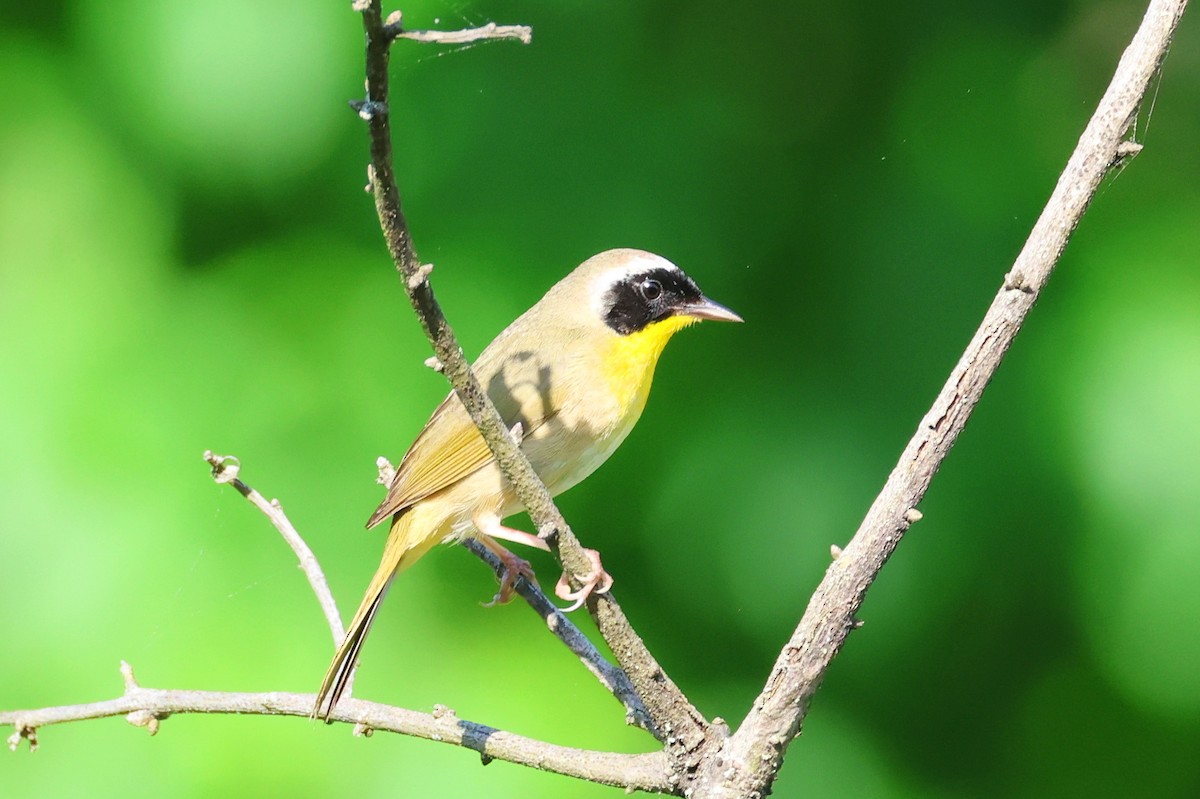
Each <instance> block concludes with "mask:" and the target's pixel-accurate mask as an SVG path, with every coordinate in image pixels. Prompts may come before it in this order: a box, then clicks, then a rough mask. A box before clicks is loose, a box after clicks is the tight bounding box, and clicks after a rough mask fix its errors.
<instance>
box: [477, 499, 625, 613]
mask: <svg viewBox="0 0 1200 799" xmlns="http://www.w3.org/2000/svg"><path fill="white" fill-rule="evenodd" d="M474 523H475V527H476V529H478V530H479V533H480V536H479V540H480V542H481V543H482V544H483V545H484V546H485V547H487V548H488V549H489V550H490V551H491V552H492V554H494V555H495V556H496V557H498V558H500V561H501V562H502V563H503V564H504V576H503V577H501V579H500V592H499V593H498V594H496V596H495V597H494V598H493V599H492V601H491V602H489V603H488V607H491V606H492V605H495V604H503V603H505V602H508V601H509V600H510V599H512V594H513V583H514V582H515V581H516V579H517V577H516V576H517V575H521V576H524V577H527V578H528V579H530V580H533V582H534V584H535V585H536V584H537V581H536V580H534V579H533V569H532V568H530V566H529V562H528V561H525V560H522V559H521V558H518V557H517V556H516V555H514V554H513V553H511V552H509V551H508V550H507V549H505V548H504V547H502V546H500V545H499V544H498V543H496V541H495V540H494V539H497V538H499V539H501V540H504V541H512V542H514V543H517V544H525V545H527V546H531V547H537V548H538V549H542V550H545V551H546V552H549V551H550V545H549V544H547V543H546V542H545V541H544V540H543V539H541V538H539V537H538V536H536V535H534V534H532V533H526V532H524V531H523V530H514V529H512V528H511V527H505V526H504V525H503V524H501V523H500V518H499V517H498V516H495V515H492V514H488V515H483V516H479V517H477V518H475V519H474ZM584 553H585V554H586V555H587V558H588V561H589V562H590V563H591V564H592V570H591V571H590V572H588V575H587V577H586V578H584V580H583V585H582V586H580V588H579V590H578V591H572V590H571V584H570V583H569V582H568V581H567V575H566V572H564V573H563V575H562V577H560V578H558V583H557V584H556V585H555V586H554V594H555V596H557V597H558V598H559V599H562V600H565V601H567V602H570V603H571V604H570V605H568V606H567V607H565V608H563V612H564V613H570V612H571V611H573V610H578V609H579V608H581V607H583V603H584V602H586V601H587V598H588V597H589V596H591V595H592V594H606V593H608V590H609V589H610V588H612V584H613V578H612V575H610V574H609V573H608V572H606V571H605V570H604V567H603V566H602V565H601V564H600V553H599V552H597V551H596V550H594V549H585V550H584Z"/></svg>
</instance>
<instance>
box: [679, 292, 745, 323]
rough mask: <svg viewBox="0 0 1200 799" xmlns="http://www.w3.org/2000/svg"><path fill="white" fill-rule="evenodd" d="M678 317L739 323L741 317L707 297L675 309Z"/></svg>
mask: <svg viewBox="0 0 1200 799" xmlns="http://www.w3.org/2000/svg"><path fill="white" fill-rule="evenodd" d="M675 313H677V314H679V315H680V316H690V317H692V318H693V319H709V320H712V321H714V322H741V321H742V317H740V316H738V315H737V314H735V313H734V312H733V311H731V310H729V309H728V308H726V307H725V306H724V305H721V304H720V303H719V302H713V301H712V300H710V299H709V298H708V297H701V298H700V299H698V300H696V301H695V302H689V303H684V304H683V305H680V306H679V307H678V308H676V309H675Z"/></svg>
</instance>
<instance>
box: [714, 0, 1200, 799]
mask: <svg viewBox="0 0 1200 799" xmlns="http://www.w3.org/2000/svg"><path fill="white" fill-rule="evenodd" d="M1186 5H1187V2H1186V0H1152V2H1151V3H1150V7H1149V9H1148V11H1147V12H1146V16H1145V18H1144V19H1143V21H1142V25H1141V27H1140V28H1139V30H1138V32H1137V34H1136V35H1135V36H1134V38H1133V41H1132V42H1131V43H1130V45H1129V47H1128V48H1127V49H1126V51H1125V53H1124V55H1123V56H1122V57H1121V61H1120V64H1119V65H1118V66H1117V70H1116V74H1115V75H1114V76H1113V80H1112V83H1111V84H1110V85H1109V87H1108V90H1107V91H1106V92H1105V93H1104V97H1103V98H1102V99H1101V100H1100V103H1099V106H1098V107H1097V109H1096V112H1095V114H1094V115H1093V116H1092V119H1091V121H1090V122H1089V123H1088V125H1087V128H1086V129H1085V130H1084V132H1083V135H1082V136H1081V137H1080V139H1079V143H1078V145H1077V146H1076V148H1075V152H1074V153H1073V154H1072V156H1071V158H1070V160H1069V161H1068V162H1067V166H1066V169H1065V170H1063V173H1062V175H1061V177H1060V178H1059V180H1058V184H1057V185H1056V186H1055V188H1054V192H1053V193H1052V194H1051V196H1050V200H1049V201H1048V202H1047V204H1046V207H1045V209H1044V210H1043V211H1042V215H1041V217H1039V218H1038V221H1037V223H1036V224H1035V225H1034V228H1033V231H1032V232H1031V234H1030V236H1029V239H1028V241H1027V242H1026V243H1025V247H1024V248H1023V249H1022V250H1021V253H1020V255H1019V256H1018V257H1017V260H1016V263H1015V264H1014V265H1013V268H1012V270H1011V271H1009V273H1008V274H1007V275H1005V278H1004V281H1003V285H1002V286H1001V288H1000V291H999V292H998V293H997V295H996V298H995V299H994V300H993V301H992V305H991V307H990V308H989V309H988V311H987V314H986V315H985V316H984V318H983V322H982V324H981V325H980V326H979V329H978V330H977V331H976V333H975V336H974V338H973V339H972V340H971V343H970V344H969V345H968V346H967V349H966V351H965V352H964V353H963V356H962V358H961V360H960V361H959V362H958V365H957V366H955V368H954V370H953V371H952V372H951V373H950V377H949V379H948V380H947V381H946V384H945V386H944V387H943V388H942V391H941V393H940V394H939V395H938V397H937V399H936V400H935V401H934V403H933V407H932V408H931V409H930V411H929V412H928V413H927V414H926V415H925V418H924V419H922V420H921V424H920V427H919V428H918V429H917V432H916V434H915V435H914V436H913V438H912V440H911V441H910V442H909V443H908V446H907V447H906V448H905V449H904V452H903V453H902V454H901V456H900V461H899V463H898V464H897V465H896V468H895V469H893V470H892V473H891V475H890V476H889V477H888V480H887V483H886V485H885V486H884V488H883V491H882V492H881V493H880V494H879V496H878V498H876V500H875V502H874V504H873V505H872V506H871V509H870V511H868V513H867V516H866V518H865V519H864V520H863V523H862V525H861V526H860V527H859V529H858V532H857V533H856V534H855V536H854V538H853V539H852V540H851V541H850V543H849V545H848V546H846V548H845V549H844V550H843V551H842V552H841V554H840V555H839V556H838V557H837V559H836V560H834V562H833V564H832V565H831V566H830V567H829V569H828V571H827V572H826V574H825V579H824V580H822V581H821V584H820V586H819V587H818V588H817V590H816V592H815V593H814V594H813V597H812V600H811V601H810V602H809V605H808V609H807V610H806V611H805V613H804V616H803V618H802V619H801V621H800V624H799V626H798V627H797V628H796V631H795V633H794V634H793V635H792V638H791V640H789V641H788V643H787V645H786V646H785V647H784V648H783V651H782V652H781V653H780V655H779V659H778V660H777V661H776V663H775V667H774V669H773V670H772V672H771V675H770V677H769V678H768V680H767V683H766V687H765V688H764V689H763V692H762V693H761V694H760V695H759V697H758V698H757V700H756V701H755V703H754V707H753V708H752V710H751V711H750V713H749V714H748V715H747V717H746V719H745V721H744V722H743V723H742V725H741V727H740V728H739V729H738V731H737V732H736V733H735V734H734V735H733V736H732V737H731V738H730V739H729V741H728V743H727V745H726V746H725V747H723V748H722V751H721V753H720V755H721V757H720V758H719V760H720V761H721V762H720V764H719V765H718V764H717V762H716V761H717V760H718V758H713V759H712V760H711V761H710V762H708V763H706V765H705V769H704V770H703V772H702V773H701V775H700V779H699V780H698V782H697V785H696V786H695V790H694V793H693V794H692V795H693V796H695V797H697V799H699V798H700V797H705V798H708V797H743V796H764V795H766V794H767V793H769V791H770V787H771V784H772V782H773V780H774V778H775V775H776V774H777V773H778V771H779V767H780V764H781V763H782V760H783V755H784V752H785V751H786V749H787V746H788V744H789V743H790V742H791V741H792V739H793V738H795V736H796V735H797V734H798V733H799V731H800V725H801V723H802V722H803V719H804V716H805V715H806V713H807V712H808V708H809V705H810V703H811V701H812V698H813V695H814V694H815V693H816V690H817V687H818V686H819V685H820V683H821V679H822V678H823V677H824V674H825V671H826V669H827V668H828V667H829V664H830V662H831V661H832V660H833V658H834V656H835V655H836V654H837V653H838V651H839V650H840V649H841V648H842V644H843V643H844V642H845V640H846V636H847V635H848V634H849V633H850V631H851V630H853V629H855V627H856V626H857V622H856V621H855V614H856V613H857V611H858V608H859V607H860V605H861V604H862V601H863V598H864V596H865V594H866V591H867V588H868V587H869V586H870V585H871V583H872V582H873V581H874V580H875V577H876V575H878V573H879V570H880V569H881V568H883V565H884V563H886V562H887V559H888V557H889V556H890V555H891V553H892V551H893V550H894V549H895V548H896V545H897V544H898V543H899V541H900V539H901V537H902V536H903V535H904V533H905V532H906V531H907V530H908V527H909V525H910V524H912V523H913V522H915V521H917V520H918V519H919V518H920V515H919V512H918V513H917V514H914V513H913V511H914V510H915V509H916V505H917V503H919V502H920V500H921V498H922V497H923V496H924V495H925V491H926V489H927V488H928V487H929V483H930V481H931V480H932V479H933V475H934V474H935V473H936V472H937V469H938V467H939V466H940V465H941V462H942V460H943V459H944V458H945V457H946V455H947V454H948V453H949V451H950V448H951V447H952V446H953V445H954V442H955V439H957V438H958V434H959V433H960V432H961V431H962V429H963V427H964V426H965V425H966V423H967V419H968V418H969V417H970V415H971V411H972V410H973V409H974V407H975V405H976V403H977V402H978V401H979V398H980V396H981V395H982V394H983V391H984V389H985V388H986V387H987V384H988V381H990V380H991V378H992V375H993V374H994V373H995V371H996V369H997V368H998V367H999V365H1000V361H1001V359H1002V358H1003V357H1004V353H1005V352H1006V351H1007V350H1008V347H1009V345H1010V344H1011V343H1012V341H1013V338H1014V337H1015V336H1016V334H1017V331H1018V330H1019V329H1020V327H1021V324H1022V322H1023V321H1024V319H1025V316H1026V314H1028V313H1029V310H1030V309H1031V308H1032V307H1033V303H1034V301H1035V300H1036V299H1037V296H1038V293H1039V292H1040V291H1041V290H1042V288H1043V286H1045V284H1046V281H1047V280H1048V279H1049V277H1050V273H1051V272H1052V271H1053V269H1054V266H1055V264H1056V263H1057V261H1058V258H1059V256H1060V255H1061V254H1062V251H1063V249H1064V248H1065V247H1066V246H1067V241H1068V239H1069V238H1070V235H1071V232H1072V231H1074V229H1075V226H1076V225H1077V224H1078V223H1079V220H1080V219H1081V218H1082V217H1083V214H1084V212H1085V211H1086V210H1087V207H1088V204H1089V203H1090V202H1091V199H1092V197H1093V195H1094V194H1095V192H1096V189H1097V188H1098V187H1099V185H1100V182H1101V180H1103V179H1104V177H1105V175H1107V174H1108V172H1109V170H1110V169H1111V168H1112V167H1114V166H1115V165H1116V164H1117V163H1118V161H1119V159H1118V156H1119V155H1120V153H1121V151H1122V147H1121V144H1122V140H1123V138H1124V137H1125V136H1126V134H1127V133H1128V132H1129V130H1130V128H1131V125H1132V123H1133V121H1134V119H1135V118H1136V115H1137V111H1138V107H1139V105H1140V104H1141V101H1142V97H1143V96H1144V94H1145V92H1146V87H1147V86H1148V85H1149V82H1150V80H1151V78H1152V77H1153V76H1154V74H1155V72H1156V71H1157V70H1158V68H1159V65H1160V63H1161V61H1162V59H1163V56H1164V55H1165V54H1166V51H1167V48H1168V46H1169V45H1170V42H1171V37H1172V35H1173V34H1174V31H1175V27H1176V25H1177V24H1178V23H1179V19H1180V17H1181V16H1182V14H1183V10H1184V7H1185V6H1186Z"/></svg>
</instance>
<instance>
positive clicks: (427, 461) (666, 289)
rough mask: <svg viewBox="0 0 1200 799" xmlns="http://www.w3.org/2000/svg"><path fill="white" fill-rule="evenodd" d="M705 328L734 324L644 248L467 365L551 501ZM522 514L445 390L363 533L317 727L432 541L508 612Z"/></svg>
mask: <svg viewBox="0 0 1200 799" xmlns="http://www.w3.org/2000/svg"><path fill="white" fill-rule="evenodd" d="M702 319H713V320H718V321H725V322H740V321H742V319H741V317H739V316H738V315H737V314H735V313H734V312H733V311H731V310H729V309H728V308H726V307H724V306H722V305H718V304H717V303H715V302H713V301H712V300H710V299H708V298H707V297H705V296H704V295H703V294H701V293H700V289H699V288H697V286H696V283H695V281H693V280H692V279H691V278H690V277H688V276H687V275H686V274H684V273H683V271H682V270H681V269H679V267H677V266H675V265H674V264H672V263H671V262H670V261H668V260H666V259H664V258H661V257H659V256H657V255H653V254H651V253H648V252H643V251H641V250H628V249H625V250H608V251H607V252H602V253H600V254H599V255H596V256H593V257H592V258H589V259H588V260H586V261H584V262H583V263H582V264H580V265H579V266H578V267H576V268H575V270H574V271H572V272H571V274H569V275H567V276H566V277H565V278H563V279H562V280H561V281H559V282H558V283H557V284H556V285H555V286H554V287H553V288H551V289H550V291H548V292H547V293H546V296H544V297H542V299H540V300H539V301H538V302H537V304H535V305H534V306H533V307H532V308H530V309H529V310H528V311H526V312H525V313H523V314H522V315H521V316H520V317H518V318H517V320H516V321H515V322H513V323H512V324H511V325H509V326H508V327H507V328H505V329H504V331H503V332H501V333H500V335H498V336H496V338H495V340H494V341H492V343H491V344H489V345H488V346H487V348H486V349H484V351H483V354H482V355H480V356H479V360H478V361H477V362H476V363H475V365H474V367H473V368H474V371H475V374H476V376H477V377H478V378H479V382H480V384H481V385H482V386H483V388H484V390H485V391H486V392H487V393H488V396H489V397H490V398H491V400H492V402H493V403H495V405H496V409H497V410H498V411H499V412H500V415H501V417H503V419H504V422H505V424H506V425H508V426H509V427H510V428H514V429H515V428H516V426H517V425H520V428H519V430H520V433H521V436H520V440H521V449H522V450H524V452H525V455H526V456H527V457H528V458H529V462H530V463H531V464H532V465H533V468H534V470H535V471H536V472H537V473H538V476H539V477H541V479H542V482H544V483H545V484H546V487H547V488H548V489H549V490H550V493H551V494H559V493H561V492H563V491H566V490H567V489H568V488H570V487H571V486H573V485H575V484H576V483H578V482H579V481H580V480H582V479H583V478H585V477H587V476H588V475H589V474H591V473H592V472H593V471H595V470H596V468H597V467H598V466H600V464H602V463H604V461H606V460H607V459H608V457H609V456H610V455H612V453H613V451H614V450H616V448H617V447H618V446H619V445H620V444H621V442H622V441H624V440H625V436H627V435H628V434H629V431H630V430H631V429H633V426H634V424H635V423H636V422H637V420H638V417H640V416H641V414H642V409H643V408H644V407H645V405H646V397H647V396H648V395H649V393H650V383H651V381H652V379H653V377H654V366H655V364H656V363H657V362H658V356H659V355H660V354H661V353H662V350H663V347H664V346H665V345H666V343H667V340H668V339H670V338H671V336H672V335H673V334H674V333H675V332H676V331H678V330H681V329H683V328H685V327H687V326H688V325H690V324H693V323H694V322H697V321H700V320H702ZM520 510H522V506H521V504H520V501H519V500H518V499H517V497H516V494H515V493H514V492H513V489H512V487H511V486H510V485H509V484H508V482H507V481H506V480H504V478H503V477H502V476H501V474H500V469H499V467H498V466H497V465H496V462H495V460H494V459H493V458H492V453H491V451H490V450H489V449H488V446H487V444H486V443H484V440H483V438H482V437H481V436H480V434H479V431H478V430H477V429H476V428H475V425H474V424H473V423H472V422H471V419H470V417H469V416H468V415H467V411H466V408H464V407H463V404H462V402H461V401H460V400H459V399H458V396H457V395H456V394H454V392H451V393H450V395H449V396H448V397H446V399H445V400H443V401H442V404H441V405H439V406H438V407H437V409H436V410H435V411H434V412H433V415H432V416H431V417H430V418H429V421H428V422H427V423H426V424H425V429H423V430H422V431H421V433H420V435H418V436H417V440H416V441H415V442H413V445H412V446H411V447H410V448H409V450H408V453H407V454H406V455H405V456H404V459H403V460H402V461H401V462H400V466H399V467H398V468H397V469H396V475H395V478H394V479H393V480H392V483H391V486H390V487H389V488H388V493H387V498H386V499H384V501H383V503H382V504H381V505H380V506H379V507H378V508H377V509H376V510H375V513H373V514H372V515H371V518H370V520H369V521H368V522H367V527H368V528H370V527H374V526H375V525H376V524H378V523H379V522H380V521H382V520H383V519H385V518H386V517H388V516H391V517H392V526H391V531H390V532H389V533H388V538H387V544H386V545H385V546H384V550H383V560H382V561H381V562H380V564H379V568H378V570H376V572H375V576H374V577H372V578H371V582H370V584H369V585H368V586H367V593H366V595H365V596H364V597H363V600H362V604H360V605H359V608H358V611H357V612H356V613H355V614H354V618H353V620H351V622H350V626H349V627H348V628H347V630H346V637H345V639H343V641H342V643H341V645H340V646H339V647H338V649H337V653H336V654H335V655H334V656H333V662H332V663H331V664H330V665H329V670H328V671H327V672H326V673H325V680H324V681H323V682H322V683H321V689H320V691H318V693H317V701H316V705H315V706H314V708H313V715H314V716H320V717H323V718H325V719H326V720H328V718H329V716H330V714H331V713H332V712H333V708H334V706H336V705H337V702H338V698H339V697H340V696H341V694H342V692H343V691H344V690H345V688H346V684H347V682H348V680H349V678H350V674H351V672H352V671H353V670H354V665H355V662H356V661H357V660H358V656H359V652H360V651H361V649H362V645H363V641H364V640H365V639H366V637H367V633H368V632H369V631H370V629H371V623H372V622H373V621H374V620H375V614H376V613H378V612H379V606H380V604H381V603H382V601H383V597H384V595H385V594H386V593H387V590H388V586H390V585H391V582H392V580H393V579H394V578H395V576H396V575H397V574H399V573H400V572H402V571H404V570H405V569H407V568H408V567H410V566H412V565H413V563H415V562H416V561H417V559H419V558H420V557H421V556H422V555H424V554H425V553H426V552H428V551H429V550H430V549H431V548H432V547H433V546H434V545H435V544H437V543H439V542H443V541H444V542H451V541H456V540H459V539H462V538H465V537H467V536H474V537H476V538H478V539H479V540H480V542H482V543H483V544H484V545H485V546H486V547H488V548H489V549H491V550H492V551H493V552H495V553H496V554H497V555H499V556H500V558H501V560H502V561H503V562H504V564H505V567H506V572H505V576H504V578H503V579H502V581H501V589H500V593H499V594H497V596H496V601H501V602H503V601H506V600H507V599H508V597H509V594H510V592H511V588H512V581H513V580H514V579H515V577H516V575H517V574H526V575H531V574H532V573H531V572H530V571H529V566H528V564H527V563H525V562H524V561H522V560H520V559H519V558H516V557H515V556H514V555H512V553H510V552H508V551H507V550H505V549H504V548H503V547H501V546H500V545H499V544H497V543H496V541H495V539H497V538H499V539H504V540H507V541H518V542H520V543H525V544H531V545H533V546H538V547H540V548H542V549H547V548H548V547H547V545H546V543H545V541H543V540H542V539H540V538H538V537H537V536H535V535H532V534H530V533H524V532H521V531H519V530H511V529H509V528H507V527H504V526H503V525H502V524H501V523H500V522H501V520H502V519H504V518H505V517H507V516H511V515H512V514H514V513H516V512H518V511H520ZM589 558H590V559H591V561H592V565H593V572H592V574H591V575H589V577H588V578H587V580H586V581H585V582H584V585H583V587H582V588H581V589H579V590H577V591H572V590H571V588H570V586H569V585H568V584H567V582H566V580H565V575H564V579H563V580H560V581H559V584H558V586H557V588H556V593H557V594H558V595H559V597H561V598H563V599H566V600H571V601H573V602H574V604H573V606H572V609H574V608H575V607H578V606H579V605H580V604H582V603H583V601H584V600H585V599H586V598H587V596H588V595H589V594H590V593H592V592H593V591H595V592H598V593H602V592H604V591H607V590H608V588H609V587H610V586H611V584H612V578H610V577H609V576H608V574H607V573H606V572H605V571H604V569H603V568H602V567H601V565H600V558H599V556H598V555H596V554H595V552H594V551H590V550H589Z"/></svg>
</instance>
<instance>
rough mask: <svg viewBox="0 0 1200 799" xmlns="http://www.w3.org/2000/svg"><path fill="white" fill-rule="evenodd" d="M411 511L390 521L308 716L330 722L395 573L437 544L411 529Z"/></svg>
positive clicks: (412, 514) (413, 525)
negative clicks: (374, 565)
mask: <svg viewBox="0 0 1200 799" xmlns="http://www.w3.org/2000/svg"><path fill="white" fill-rule="evenodd" d="M415 515H417V514H414V513H412V512H409V513H399V514H397V515H396V518H395V519H394V520H393V521H392V529H391V531H390V532H389V533H388V539H387V545H386V546H385V547H384V550H383V560H381V561H380V563H379V568H378V569H377V570H376V571H375V576H374V577H372V578H371V582H370V584H369V585H368V586H367V593H366V595H364V596H363V599H362V604H360V605H359V606H358V610H357V611H356V612H355V614H354V618H353V619H351V620H350V626H349V627H347V628H346V637H345V638H343V639H342V643H341V645H340V646H338V648H337V652H335V653H334V655H333V661H332V662H331V663H330V664H329V670H328V671H326V672H325V679H324V680H322V681H321V689H320V690H319V691H317V701H316V702H315V703H314V704H313V710H312V717H313V718H319V719H323V720H324V721H326V722H330V721H332V718H331V717H332V715H333V709H334V708H335V707H337V703H338V700H339V699H340V698H341V696H342V694H343V693H344V692H345V690H346V688H347V687H348V686H349V685H350V678H351V675H353V674H354V667H355V665H356V664H357V663H358V656H359V653H360V652H361V651H362V645H363V642H364V641H366V639H367V633H368V632H370V631H371V623H372V622H374V621H375V614H376V613H378V612H379V606H380V604H382V602H383V598H384V596H386V595H387V591H388V588H389V587H390V586H391V584H392V580H393V579H395V577H396V575H397V574H399V573H400V572H402V571H404V570H405V569H407V568H408V567H409V566H411V565H413V564H414V563H416V562H417V560H418V559H419V558H420V557H421V556H422V555H424V554H425V553H426V552H428V551H429V550H430V548H432V547H433V545H434V544H435V543H437V537H436V536H429V535H426V536H421V537H419V538H418V537H416V535H415V534H417V535H419V534H418V533H417V531H416V530H415V529H414V528H415V527H416V525H415V524H414V522H415V521H416V520H415V519H414V518H413V517H414V516H415Z"/></svg>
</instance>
